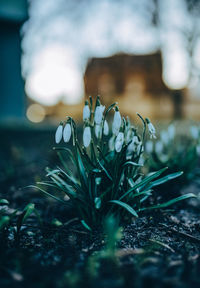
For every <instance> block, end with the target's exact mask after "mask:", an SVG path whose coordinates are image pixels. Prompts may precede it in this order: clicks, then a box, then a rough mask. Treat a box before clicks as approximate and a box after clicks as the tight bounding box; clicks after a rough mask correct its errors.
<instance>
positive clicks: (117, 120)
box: [112, 111, 122, 135]
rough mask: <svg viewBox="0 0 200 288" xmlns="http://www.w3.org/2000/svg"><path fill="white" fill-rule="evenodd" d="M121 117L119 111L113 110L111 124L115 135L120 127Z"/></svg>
mask: <svg viewBox="0 0 200 288" xmlns="http://www.w3.org/2000/svg"><path fill="white" fill-rule="evenodd" d="M121 122H122V118H121V115H120V112H119V111H115V114H114V119H113V124H112V132H113V134H115V135H117V134H118V133H119V129H120V127H121Z"/></svg>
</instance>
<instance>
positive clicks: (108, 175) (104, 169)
mask: <svg viewBox="0 0 200 288" xmlns="http://www.w3.org/2000/svg"><path fill="white" fill-rule="evenodd" d="M97 162H98V163H99V165H100V166H101V168H102V169H103V171H104V172H105V173H106V175H107V177H108V178H109V179H110V180H111V181H113V179H112V177H111V176H110V174H109V173H108V171H107V170H106V168H105V167H104V166H103V164H102V163H101V162H100V161H99V159H97Z"/></svg>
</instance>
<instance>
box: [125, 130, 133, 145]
mask: <svg viewBox="0 0 200 288" xmlns="http://www.w3.org/2000/svg"><path fill="white" fill-rule="evenodd" d="M132 137H133V130H132V129H129V130H128V132H127V134H126V143H129V142H130V141H131V139H132Z"/></svg>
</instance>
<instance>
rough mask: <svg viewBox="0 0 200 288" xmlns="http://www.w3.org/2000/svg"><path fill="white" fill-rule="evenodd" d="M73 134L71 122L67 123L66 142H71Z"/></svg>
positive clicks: (65, 129)
mask: <svg viewBox="0 0 200 288" xmlns="http://www.w3.org/2000/svg"><path fill="white" fill-rule="evenodd" d="M71 135H72V128H71V125H70V124H69V123H67V124H66V125H65V128H64V129H63V140H64V142H69V140H70V138H71Z"/></svg>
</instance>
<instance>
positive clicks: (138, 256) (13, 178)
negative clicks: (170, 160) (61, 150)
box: [0, 130, 200, 288]
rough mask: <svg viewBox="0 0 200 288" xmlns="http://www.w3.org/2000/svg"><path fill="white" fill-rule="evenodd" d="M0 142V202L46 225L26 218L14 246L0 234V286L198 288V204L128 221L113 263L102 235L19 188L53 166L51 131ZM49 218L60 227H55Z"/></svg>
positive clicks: (2, 135) (7, 134)
mask: <svg viewBox="0 0 200 288" xmlns="http://www.w3.org/2000/svg"><path fill="white" fill-rule="evenodd" d="M0 139H1V150H0V159H1V163H0V165H1V167H0V168H1V170H0V183H1V190H0V198H6V199H8V200H9V201H10V206H9V207H11V208H15V209H16V208H18V209H23V208H24V207H25V206H26V204H28V203H29V202H31V203H35V204H36V208H37V210H38V211H39V213H40V214H41V217H42V219H43V221H44V223H43V225H39V223H38V221H37V219H36V217H35V216H31V217H30V218H29V220H28V221H27V223H26V225H24V229H22V231H21V234H20V239H19V241H18V242H16V241H15V240H14V238H13V233H12V231H11V230H10V231H8V233H7V234H6V235H5V233H4V234H3V233H1V234H0V287H14V288H15V287H26V288H27V287H45V288H46V287H58V288H59V287H61V288H62V287H112V288H113V287H136V288H137V287H177V288H186V287H200V277H199V273H200V218H199V213H200V204H199V202H198V201H199V200H196V199H195V200H189V201H186V202H182V203H180V204H178V205H176V206H175V207H173V210H172V209H170V210H169V209H168V210H162V211H157V212H154V213H153V214H152V213H151V214H146V215H143V216H142V217H140V218H138V219H133V220H132V222H131V223H130V224H128V225H124V227H123V237H122V239H121V241H120V242H119V243H118V244H117V246H116V250H115V255H114V257H106V256H105V255H104V256H103V254H102V252H101V251H102V249H103V248H104V247H105V246H106V241H105V239H104V237H103V234H102V232H101V231H95V232H94V233H92V234H90V233H88V232H87V231H86V230H84V228H83V227H82V226H81V225H80V224H79V223H78V222H77V221H76V220H75V221H73V222H68V220H70V219H72V218H74V217H75V216H76V215H73V213H72V211H70V210H66V208H65V207H64V206H62V205H60V204H58V203H55V202H53V201H52V200H49V199H47V198H45V197H44V196H42V195H41V194H40V193H38V192H36V191H35V190H33V189H28V188H23V187H25V186H27V185H30V184H34V183H35V181H38V180H41V179H43V178H44V176H45V171H44V168H45V167H46V166H52V165H53V163H54V161H55V159H56V158H55V154H54V152H53V151H52V147H53V146H54V139H53V137H52V131H43V130H41V131H35V130H33V131H29V130H27V131H17V130H15V131H14V130H2V131H0ZM49 140H50V141H49ZM187 190H188V191H187V192H198V190H199V189H198V186H194V185H193V184H191V185H190V187H187ZM54 218H56V219H58V220H59V221H61V222H63V223H65V225H62V226H59V227H57V226H55V225H52V224H51V222H52V220H53V219H54Z"/></svg>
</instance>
